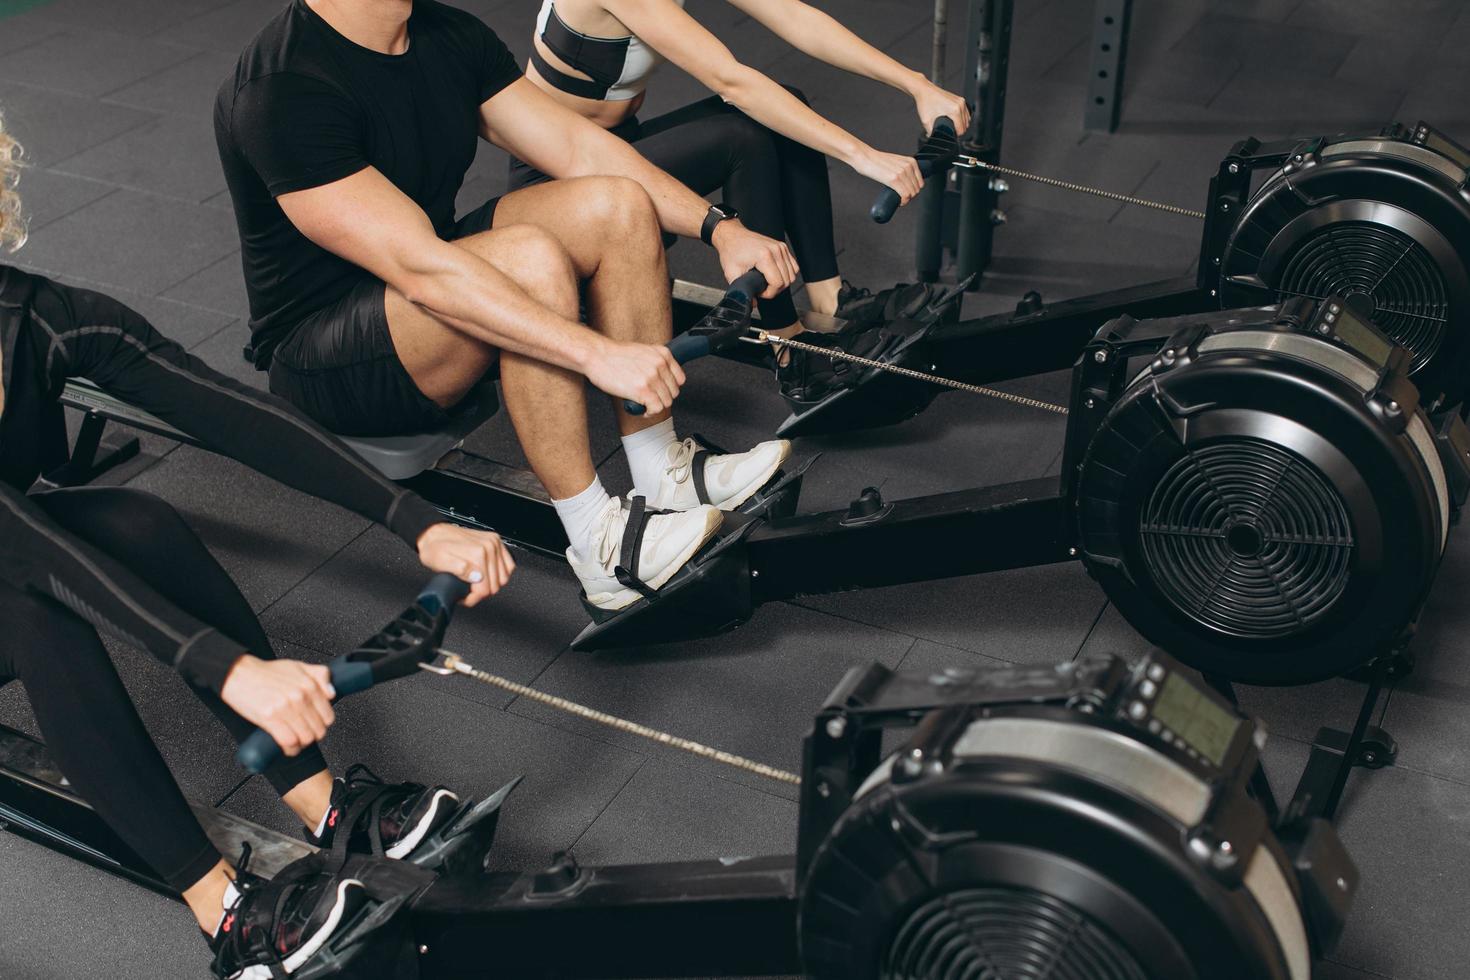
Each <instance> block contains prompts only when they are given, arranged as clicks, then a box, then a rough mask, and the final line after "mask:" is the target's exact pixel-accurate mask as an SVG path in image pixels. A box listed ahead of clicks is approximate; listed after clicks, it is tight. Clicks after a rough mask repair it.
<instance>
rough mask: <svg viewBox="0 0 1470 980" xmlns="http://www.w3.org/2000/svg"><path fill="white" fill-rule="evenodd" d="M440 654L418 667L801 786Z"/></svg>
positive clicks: (780, 773) (789, 776)
mask: <svg viewBox="0 0 1470 980" xmlns="http://www.w3.org/2000/svg"><path fill="white" fill-rule="evenodd" d="M440 653H441V654H443V656H444V665H443V666H442V667H440V666H435V665H430V664H421V665H420V666H422V667H423V668H424V669H425V670H428V671H431V672H432V673H436V674H446V673H455V674H463V675H464V676H465V677H471V678H473V679H475V680H477V681H479V682H480V683H482V684H489V685H491V686H492V687H498V688H500V689H501V690H503V691H509V692H510V693H511V694H514V695H517V696H518V697H523V698H526V699H527V700H530V701H538V702H540V703H541V704H544V705H547V706H548V707H551V708H555V709H556V710H558V711H564V712H566V713H567V714H569V715H575V716H577V717H578V718H585V719H586V720H588V721H595V722H597V723H598V724H599V725H606V726H607V727H609V728H613V729H616V730H617V731H620V732H626V733H628V734H629V735H637V736H638V737H639V738H646V739H649V740H651V741H654V742H658V743H659V744H660V745H668V746H671V747H672V748H676V749H680V750H682V751H684V752H688V753H690V754H691V755H697V756H699V757H700V758H702V759H709V760H710V761H712V762H719V763H722V764H724V765H727V766H732V767H734V768H736V769H742V770H744V771H745V772H749V773H754V774H755V775H757V776H764V777H765V778H767V779H774V780H776V781H777V782H781V783H790V784H792V785H794V786H800V785H801V777H800V776H798V775H797V774H796V773H794V772H787V771H786V770H785V769H777V768H776V767H775V766H768V765H766V764H765V763H764V762H756V761H755V760H754V759H747V758H745V757H744V756H739V755H733V754H731V753H729V752H725V751H723V750H721V749H716V748H712V747H710V746H708V745H705V744H703V743H702V742H695V741H693V740H691V739H687V738H680V737H679V736H678V735H670V734H669V733H668V732H661V731H659V730H658V729H657V728H649V727H648V726H647V725H640V724H638V722H636V721H628V720H627V719H626V718H619V717H618V716H617V715H610V714H608V713H607V712H605V711H598V710H597V709H596V708H589V707H587V706H586V705H582V704H578V703H577V702H575V701H568V700H567V699H566V698H560V697H557V696H556V695H555V694H547V693H546V692H544V691H538V690H536V689H535V688H534V687H527V686H526V685H525V684H518V683H516V682H515V681H513V680H511V679H510V678H508V677H501V676H500V675H499V674H492V673H490V672H488V671H484V670H480V669H479V668H478V667H475V666H474V665H473V664H471V663H468V662H467V661H465V659H464V658H463V657H461V656H460V655H459V654H457V653H450V652H449V651H448V650H441V651H440Z"/></svg>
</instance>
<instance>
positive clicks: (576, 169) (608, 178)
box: [214, 0, 796, 609]
mask: <svg viewBox="0 0 1470 980" xmlns="http://www.w3.org/2000/svg"><path fill="white" fill-rule="evenodd" d="M516 65H517V61H516V59H515V58H514V57H513V56H512V55H511V54H510V52H509V51H508V50H507V49H506V47H505V45H504V44H503V43H502V42H501V41H500V39H499V38H498V37H496V35H495V34H494V33H493V32H492V31H491V30H490V29H489V28H488V27H486V26H485V25H484V24H483V23H481V22H480V21H479V20H478V19H476V18H475V17H473V16H471V15H470V14H467V13H465V12H464V11H461V10H458V9H456V8H454V7H450V6H447V5H444V4H441V3H436V2H431V0H291V2H290V3H289V5H288V6H287V7H286V8H285V9H284V10H283V11H282V12H281V13H280V14H279V15H278V16H277V17H276V18H275V19H273V20H272V21H271V22H270V23H269V24H267V25H266V27H265V28H264V29H263V30H262V31H261V33H260V34H259V35H258V36H257V37H256V38H255V40H254V41H252V42H251V43H250V44H249V45H248V46H247V47H246V49H245V51H244V52H243V54H242V55H241V57H240V61H239V64H238V66H237V68H236V70H235V72H234V74H233V75H232V76H231V77H230V78H229V79H227V80H226V81H225V83H224V85H223V87H222V88H221V90H220V93H219V97H218V99H217V101H216V104H215V116H214V123H215V134H216V138H217V140H218V143H219V151H220V159H221V162H222V163H223V165H224V170H225V178H226V181H227V183H228V185H229V189H230V196H231V198H232V199H233V201H234V206H235V215H236V219H237V221H238V224H239V229H240V239H241V251H242V256H243V262H244V267H245V280H246V286H247V289H248V291H249V295H250V312H251V320H250V329H251V334H252V346H251V350H252V351H253V354H254V358H255V362H256V365H257V367H260V368H262V369H265V368H269V370H270V385H271V390H272V391H274V392H276V393H277V394H279V395H282V396H284V397H285V398H287V399H288V400H290V401H292V402H293V403H295V404H296V405H297V406H299V407H300V408H302V409H303V410H305V411H306V412H307V413H308V414H310V415H312V416H313V417H315V418H316V419H317V420H318V421H319V422H321V423H323V424H324V425H326V426H327V427H328V428H330V429H333V430H335V431H337V432H340V433H345V434H371V435H390V434H396V433H402V432H413V431H421V430H423V429H426V428H432V427H436V426H438V425H440V424H442V423H443V421H444V419H445V415H444V413H445V410H446V409H449V408H451V407H452V406H454V405H455V404H456V403H458V402H459V401H460V400H461V399H463V398H464V396H465V395H466V394H467V393H468V392H469V391H470V390H471V389H473V388H474V387H475V386H476V385H477V384H479V383H480V382H481V380H482V379H483V378H484V376H485V374H486V373H487V372H488V371H489V370H490V369H491V368H492V367H493V366H495V364H496V362H497V360H498V362H499V367H500V383H501V389H502V393H503V396H504V401H505V404H506V407H507V408H508V410H509V412H510V416H511V419H512V421H513V422H514V424H515V427H516V432H517V434H518V436H519V437H520V440H521V444H522V446H523V448H524V449H525V453H526V456H527V458H528V459H529V460H530V463H531V467H532V469H534V470H535V472H536V475H537V476H538V477H539V478H540V479H541V481H542V483H543V484H544V485H545V486H546V489H547V491H548V492H549V493H550V494H551V497H552V499H553V502H554V503H555V504H556V508H557V512H558V514H559V515H560V516H561V518H562V523H563V525H564V526H565V527H566V530H567V536H568V538H569V540H570V542H571V548H569V549H568V558H569V560H570V561H571V563H572V566H573V568H574V569H575V570H576V572H577V575H578V577H579V578H580V579H581V582H582V585H583V588H584V590H585V591H586V594H587V596H588V599H589V600H590V601H591V602H593V603H594V604H596V605H598V606H600V607H602V608H605V609H617V608H621V607H623V606H626V605H628V604H630V603H632V602H634V601H636V600H637V598H638V597H639V595H640V591H641V590H640V589H638V588H637V587H636V586H643V587H644V588H655V589H656V588H658V587H659V586H660V585H662V584H663V583H664V582H666V581H667V580H668V579H669V578H670V577H672V576H673V574H674V573H675V572H676V571H677V570H678V569H679V568H680V567H681V566H682V565H683V564H684V563H685V562H687V561H688V560H689V558H690V557H692V555H693V554H694V553H695V552H696V551H698V549H699V548H700V546H701V545H702V544H703V543H704V542H705V541H707V540H708V539H709V538H710V537H711V536H712V535H713V534H714V533H715V531H716V530H718V528H719V525H720V519H721V513H720V512H721V511H722V510H730V509H733V508H735V507H737V506H739V504H741V503H743V502H744V501H745V500H746V499H748V498H749V497H750V496H751V495H752V494H753V493H754V492H755V491H756V490H757V489H759V487H760V486H761V485H762V484H764V483H765V482H766V481H767V480H768V479H769V478H770V476H771V475H772V474H774V473H775V471H776V470H777V468H779V466H780V464H781V462H782V461H783V460H784V459H785V458H786V455H787V454H788V453H789V451H790V446H789V444H787V443H785V442H783V441H773V442H768V443H762V444H761V445H759V446H756V447H755V448H754V449H752V450H750V451H749V452H746V453H739V454H734V455H702V454H699V453H698V450H697V447H696V446H695V445H694V443H693V441H692V440H687V439H686V440H684V441H682V442H681V441H679V440H678V439H677V438H676V436H675V434H674V430H673V423H672V420H671V419H670V418H669V416H668V409H669V407H670V405H671V404H672V403H673V400H674V397H675V396H676V395H677V394H678V391H679V388H680V386H681V385H682V384H683V382H684V375H683V372H682V370H681V369H680V368H679V365H678V364H677V363H676V362H675V361H674V359H673V357H672V356H671V355H670V354H669V352H668V349H667V347H666V346H665V341H667V340H668V338H669V336H670V332H671V323H672V316H671V310H670V297H669V290H668V276H667V271H666V268H665V265H664V256H663V247H662V241H661V235H660V231H661V229H662V230H666V231H669V232H673V233H675V234H679V235H687V236H690V237H693V236H696V235H698V236H700V237H702V238H704V239H705V240H706V241H708V242H710V243H711V244H713V246H714V247H715V248H716V250H717V251H718V252H719V255H720V261H721V265H722V267H723V269H724V271H725V274H726V277H727V278H728V279H734V278H735V277H736V276H738V275H741V274H743V273H744V272H745V271H747V270H748V269H751V268H758V269H760V271H761V272H762V273H763V274H764V275H765V277H766V280H767V282H768V283H769V290H768V294H767V295H775V293H776V292H778V291H780V290H782V289H784V288H786V287H787V286H788V285H789V284H790V283H791V281H792V280H793V279H794V278H795V276H796V262H795V260H794V259H793V258H792V256H791V254H790V252H789V251H788V250H787V248H786V246H785V245H784V243H779V242H775V241H773V240H771V239H769V238H765V237H763V236H760V235H756V234H755V233H753V232H751V231H749V230H747V229H745V228H744V227H743V226H741V224H740V222H739V220H738V219H736V218H733V217H727V216H726V215H725V213H724V212H722V211H721V210H720V209H717V208H710V207H709V206H708V204H707V202H705V201H704V200H703V199H702V198H700V197H699V196H698V195H696V194H694V193H693V192H692V191H690V190H688V189H687V188H685V187H684V186H683V185H681V184H679V183H678V182H677V181H675V180H674V179H673V178H671V177H669V176H668V175H667V174H664V173H663V172H662V171H659V170H657V169H656V168H654V167H653V166H652V165H651V164H649V163H648V162H647V161H645V160H644V159H643V158H642V157H640V156H639V155H638V153H637V151H636V150H634V149H633V148H632V147H630V146H628V144H626V143H624V142H623V141H622V140H620V139H618V138H617V137H615V136H613V135H611V134H610V133H608V132H606V131H605V130H603V129H602V128H600V127H599V126H597V125H595V124H594V123H592V122H590V121H588V120H586V119H584V118H583V117H581V116H580V115H577V114H576V113H574V112H571V111H570V110H568V109H566V108H564V107H562V106H560V105H558V104H557V103H556V102H554V101H553V100H552V99H550V98H549V97H547V96H546V95H545V94H544V93H542V92H541V91H540V90H539V89H537V88H536V87H535V86H533V85H531V84H530V83H529V82H527V81H525V80H523V79H521V78H520V73H519V71H518V69H517V67H516ZM477 135H478V136H480V137H483V138H484V139H487V140H489V141H491V142H493V143H495V144H496V145H498V146H501V147H503V148H504V149H506V150H508V151H510V152H511V153H513V154H515V155H516V156H517V157H519V158H520V159H522V160H525V161H527V162H528V163H530V164H531V165H532V166H534V167H536V168H537V169H539V170H541V171H543V172H545V173H548V174H551V175H552V176H554V177H557V178H563V179H560V180H557V181H553V182H551V183H548V184H544V185H540V186H537V187H532V188H526V189H524V190H519V191H516V192H514V193H511V194H508V195H506V196H505V197H503V198H500V199H497V200H491V201H489V202H487V203H485V204H484V205H482V206H481V207H479V208H477V209H475V210H473V211H471V212H469V213H468V214H466V215H463V216H460V217H459V218H457V219H456V217H455V214H454V201H455V196H456V194H457V192H458V191H459V189H460V186H461V184H462V182H463V180H464V175H465V171H466V169H467V168H468V167H469V165H470V163H471V161H472V160H473V159H474V155H475V150H476V146H477V144H476V136H477ZM581 283H585V293H584V294H583V295H585V302H586V309H587V312H588V320H589V322H590V329H589V328H588V327H584V326H582V325H581V324H580V323H579V322H578V316H579V284H581ZM584 377H585V378H586V379H587V380H589V381H591V382H592V384H593V385H594V386H595V387H597V388H599V389H600V390H602V391H603V392H606V393H607V394H608V395H610V396H612V397H613V402H614V405H615V406H617V408H616V411H617V412H618V423H619V427H620V429H621V431H622V433H623V444H624V447H625V449H626V451H627V456H628V462H629V467H630V469H631V470H632V472H633V477H634V486H635V491H636V493H637V494H639V495H641V496H643V497H645V498H646V499H647V502H648V504H649V505H650V508H652V509H657V510H659V511H664V512H667V513H661V514H658V515H656V516H652V517H648V516H640V517H639V518H638V519H639V520H641V521H643V522H644V523H643V526H642V528H641V529H639V528H636V527H635V528H634V529H633V530H635V531H638V530H641V533H639V534H625V530H626V526H627V524H628V523H629V521H630V520H631V519H632V518H631V516H630V515H643V514H644V512H643V508H641V507H640V508H631V507H625V506H624V505H623V503H622V501H621V500H620V499H619V498H615V497H611V496H609V495H608V494H607V493H606V492H605V491H604V490H603V489H602V485H601V483H600V482H599V480H598V478H597V473H596V470H595V469H594V466H593V462H592V456H591V451H590V448H589V442H588V435H587V418H586V399H585V390H584V382H583V378H584ZM625 398H626V399H632V400H634V401H638V402H641V403H643V404H644V405H646V406H647V408H648V412H647V414H645V415H643V416H641V417H634V416H630V415H628V414H626V413H625V412H623V410H622V408H621V401H622V400H623V399H625ZM625 538H626V540H625ZM634 549H636V554H630V553H628V552H631V551H633V550H634ZM619 565H621V566H623V568H624V569H626V568H629V567H631V568H634V569H636V571H635V573H634V574H635V575H636V577H637V578H638V579H640V580H641V581H639V582H636V583H630V582H629V581H628V579H627V576H626V574H624V575H623V576H622V577H621V578H620V577H619V575H618V573H617V571H616V570H617V568H618V566H619Z"/></svg>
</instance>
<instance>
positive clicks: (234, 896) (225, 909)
mask: <svg viewBox="0 0 1470 980" xmlns="http://www.w3.org/2000/svg"><path fill="white" fill-rule="evenodd" d="M239 900H240V890H239V889H238V888H236V887H235V883H234V882H233V881H232V882H230V883H229V884H228V885H226V886H225V897H224V898H222V899H220V913H219V921H218V922H216V923H215V924H214V932H211V933H210V934H209V937H210V938H211V939H213V938H214V937H215V936H218V935H219V927H220V926H222V925H224V924H225V916H226V915H227V914H229V911H230V906H232V905H234V904H235V903H236V902H238V901H239Z"/></svg>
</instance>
